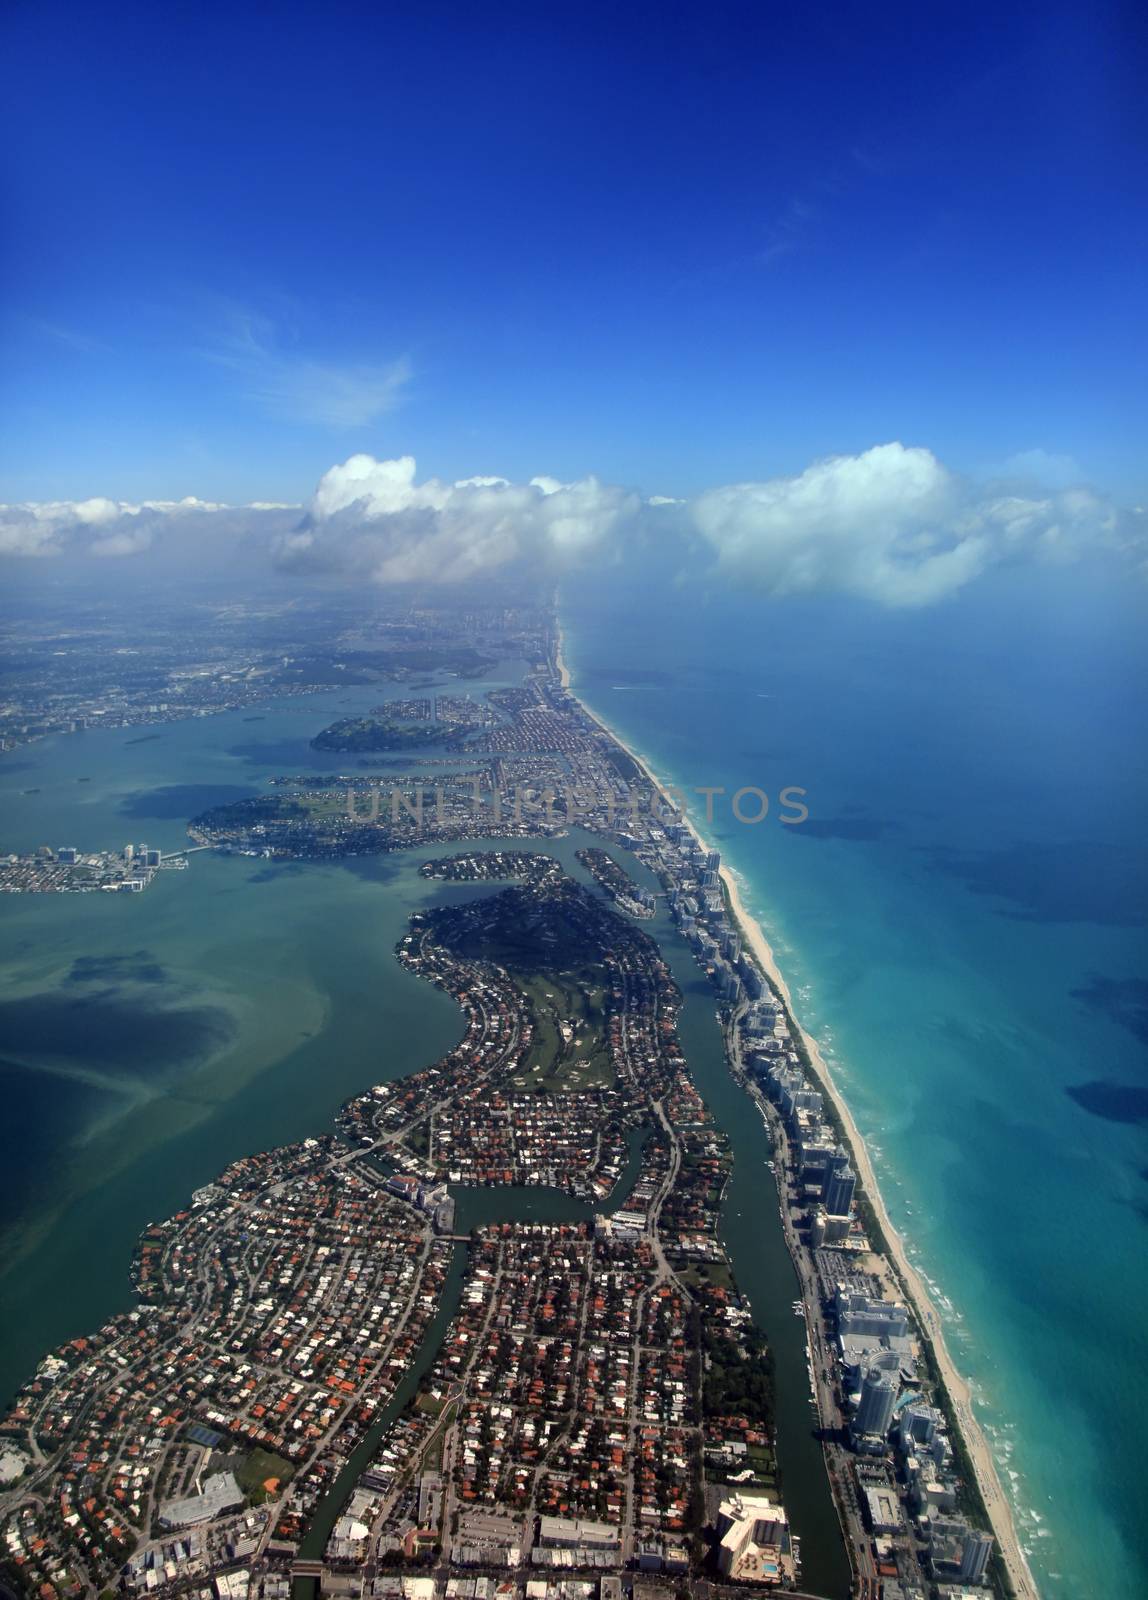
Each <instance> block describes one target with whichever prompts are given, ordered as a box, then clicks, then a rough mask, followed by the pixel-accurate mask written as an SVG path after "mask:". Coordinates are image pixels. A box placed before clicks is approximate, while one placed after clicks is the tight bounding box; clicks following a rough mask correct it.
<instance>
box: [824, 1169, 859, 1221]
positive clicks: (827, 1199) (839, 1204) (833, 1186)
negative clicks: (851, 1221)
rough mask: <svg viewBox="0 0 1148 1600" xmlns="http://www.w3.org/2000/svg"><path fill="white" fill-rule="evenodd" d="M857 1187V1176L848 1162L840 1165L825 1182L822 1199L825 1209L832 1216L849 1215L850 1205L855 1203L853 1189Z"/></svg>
mask: <svg viewBox="0 0 1148 1600" xmlns="http://www.w3.org/2000/svg"><path fill="white" fill-rule="evenodd" d="M856 1187H857V1177H856V1174H855V1173H854V1171H853V1168H852V1167H851V1166H850V1165H849V1163H848V1162H846V1163H845V1165H844V1166H843V1167H839V1168H838V1169H837V1171H836V1172H832V1173H830V1175H829V1177H828V1178H827V1179H826V1182H825V1190H824V1193H823V1195H822V1199H823V1201H824V1203H825V1209H826V1211H828V1213H829V1215H830V1216H831V1217H847V1216H848V1215H849V1207H850V1206H851V1205H852V1204H853V1191H854V1189H855V1188H856Z"/></svg>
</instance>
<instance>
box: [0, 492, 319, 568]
mask: <svg viewBox="0 0 1148 1600" xmlns="http://www.w3.org/2000/svg"><path fill="white" fill-rule="evenodd" d="M284 509H286V510H290V511H295V512H297V511H298V509H299V508H298V507H287V508H283V507H272V506H267V505H258V506H255V505H253V506H226V505H222V504H220V503H219V502H218V501H213V500H198V499H196V497H195V496H194V495H188V496H187V497H186V498H185V499H183V500H141V501H140V502H139V503H138V504H136V503H133V502H131V501H128V500H109V499H106V498H105V497H104V496H102V495H98V496H95V497H93V498H91V499H88V500H41V501H25V502H23V503H22V504H17V505H0V555H9V556H61V555H92V556H102V557H116V556H134V555H139V554H141V553H142V552H143V551H145V550H147V549H149V548H150V547H151V545H152V543H153V542H154V541H155V539H156V535H157V534H159V533H161V532H162V533H164V534H165V535H166V534H169V533H174V535H175V537H176V538H177V539H178V537H179V535H180V533H181V532H183V531H186V529H187V527H188V525H189V524H194V525H195V526H196V527H197V530H206V529H207V528H208V527H210V528H211V529H213V530H217V529H220V528H221V525H222V524H223V523H226V524H227V526H228V528H234V527H235V526H236V520H237V519H238V520H239V522H240V523H246V521H248V520H250V519H251V518H253V519H254V520H259V519H260V513H267V512H271V511H276V512H281V511H282V510H284ZM249 514H250V518H249Z"/></svg>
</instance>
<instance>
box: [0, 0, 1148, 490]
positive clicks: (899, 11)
mask: <svg viewBox="0 0 1148 1600" xmlns="http://www.w3.org/2000/svg"><path fill="white" fill-rule="evenodd" d="M1137 12H1138V8H1135V7H1132V6H1127V7H1123V8H1122V7H1118V6H1113V5H1106V4H1103V3H1102V4H1100V5H1095V4H1091V5H1084V4H1080V5H1070V6H1064V5H1057V4H1051V5H1032V6H1015V7H1010V6H1008V5H1003V6H1001V5H994V6H991V7H989V6H977V5H962V6H952V7H950V6H946V5H940V6H932V5H930V6H921V5H920V4H914V5H912V6H898V5H895V4H894V5H887V6H885V7H882V8H873V7H871V6H868V5H860V4H857V5H840V4H828V5H825V6H817V7H791V6H786V7H774V6H771V5H767V4H757V5H750V6H745V7H742V6H736V5H722V4H710V5H706V6H700V5H699V6H674V5H672V4H669V5H668V4H665V3H662V4H651V5H646V4H643V3H638V4H627V5H623V6H617V5H614V6H609V7H606V6H602V7H599V6H596V5H593V4H582V5H579V6H577V7H562V8H559V7H550V6H539V5H537V4H535V5H524V6H516V5H505V4H493V3H492V4H490V5H487V6H476V5H474V4H459V5H456V4H449V3H435V0H429V3H421V4H410V5H387V4H381V5H380V4H373V5H366V4H364V5H340V4H333V5H324V6H322V7H320V6H317V5H313V6H292V5H290V4H285V5H278V6H270V5H266V6H264V5H260V6H255V5H251V4H246V5H244V4H238V5H229V6H223V5H217V4H212V3H208V4H202V3H201V4H198V5H180V4H169V5H162V6H157V5H154V4H151V5H147V6H139V7H136V6H130V5H122V4H116V3H114V0H110V3H106V4H103V5H99V6H93V5H91V4H61V3H52V0H39V3H36V4H27V5H21V4H19V3H17V4H15V5H10V6H9V7H7V8H6V10H5V20H4V22H3V24H2V29H0V32H2V41H3V57H4V61H5V70H4V96H3V100H4V110H3V113H2V115H3V116H4V118H5V119H6V121H7V123H8V129H7V133H6V135H5V138H4V141H3V145H4V152H5V153H4V156H3V158H2V159H3V193H4V197H5V198H4V208H5V211H6V214H7V227H6V233H7V248H6V250H5V252H4V258H3V262H2V266H0V274H2V276H0V303H2V306H3V313H2V316H3V336H4V346H5V351H6V354H5V360H4V373H3V387H2V389H0V404H2V407H3V434H4V442H3V445H2V447H0V498H4V499H9V500H20V499H50V498H66V497H85V496H90V495H108V496H112V497H125V498H129V499H131V498H143V497H148V496H152V497H180V496H183V495H187V494H195V495H199V496H201V497H206V498H211V499H216V498H218V499H229V500H238V499H252V498H258V499H287V500H299V499H303V498H304V497H306V496H307V495H309V494H310V493H311V491H312V490H313V488H314V485H315V483H316V482H317V480H318V479H319V478H320V476H321V475H322V474H323V473H324V472H325V471H326V470H327V469H328V468H329V467H330V466H331V465H332V464H333V463H335V462H337V461H341V460H344V459H345V458H346V457H348V456H349V455H351V454H352V453H353V452H356V451H367V452H370V453H372V454H374V455H376V456H385V455H399V454H402V453H404V452H409V453H411V454H414V455H415V456H416V457H417V458H418V462H419V470H420V472H424V471H425V472H434V473H438V474H441V475H443V476H446V477H454V476H459V475H466V474H470V473H475V472H484V473H502V474H505V475H506V476H508V477H510V478H514V479H516V480H521V479H524V478H527V477H529V476H530V475H532V474H535V473H547V474H553V475H555V476H557V477H559V478H563V479H566V478H574V477H579V476H582V475H585V474H587V473H595V474H597V475H599V476H600V477H602V478H603V479H605V480H606V481H608V482H613V483H618V484H625V485H633V486H635V487H636V488H638V489H640V490H641V491H643V492H645V493H667V494H674V495H692V494H695V493H698V492H700V491H701V490H703V489H705V488H707V487H709V486H711V485H714V484H720V483H728V482H732V481H738V480H741V479H747V478H764V477H768V476H770V475H772V474H777V473H798V472H800V471H801V470H802V469H803V468H804V467H805V466H806V465H807V464H808V463H809V462H810V461H811V460H814V459H815V458H817V457H819V456H823V455H826V454H830V453H836V452H841V453H852V452H860V451H864V450H866V449H867V448H868V447H870V446H872V445H874V444H877V443H880V442H883V441H888V440H893V439H899V440H902V441H903V442H905V443H906V444H912V445H923V446H927V447H928V448H929V449H930V450H932V451H934V452H935V453H936V454H937V455H938V456H939V457H940V458H941V459H942V460H944V461H945V462H946V464H947V465H948V466H949V467H950V468H952V469H953V470H955V471H957V472H962V473H972V474H987V473H990V472H992V471H994V470H995V469H997V468H998V467H999V465H1000V464H1001V463H1002V462H1004V461H1006V460H1008V459H1009V458H1011V457H1013V456H1015V455H1016V454H1017V453H1018V452H1026V451H1032V450H1039V451H1042V452H1046V453H1047V455H1049V456H1052V457H1056V458H1061V457H1066V458H1069V459H1068V461H1067V462H1056V463H1054V464H1053V466H1052V467H1051V468H1050V469H1049V471H1050V475H1051V476H1054V477H1055V476H1060V477H1062V478H1069V477H1072V478H1075V477H1079V478H1082V479H1084V480H1087V481H1089V482H1091V483H1093V484H1096V485H1097V486H1099V487H1100V488H1102V489H1103V490H1104V491H1106V492H1107V493H1109V494H1111V495H1113V496H1115V497H1116V498H1117V499H1118V500H1120V501H1124V502H1126V503H1128V502H1132V501H1136V500H1138V499H1141V498H1143V497H1144V496H1145V495H1148V467H1146V466H1145V452H1144V440H1145V420H1146V418H1145V410H1146V408H1145V401H1144V392H1145V382H1144V374H1145V372H1146V371H1148V350H1146V348H1145V347H1146V344H1148V339H1146V337H1145V327H1146V322H1145V314H1144V313H1145V293H1144V285H1145V268H1144V258H1145V244H1146V238H1145V235H1146V233H1148V228H1146V226H1145V217H1146V215H1148V208H1146V207H1145V198H1146V197H1145V192H1144V190H1145V180H1144V174H1145V171H1146V170H1148V166H1146V163H1145V140H1144V132H1145V128H1144V119H1145V111H1144V97H1143V84H1144V82H1145V69H1146V67H1148V60H1146V52H1145V49H1144V44H1145V29H1144V25H1143V23H1142V22H1141V21H1140V20H1138V15H1137Z"/></svg>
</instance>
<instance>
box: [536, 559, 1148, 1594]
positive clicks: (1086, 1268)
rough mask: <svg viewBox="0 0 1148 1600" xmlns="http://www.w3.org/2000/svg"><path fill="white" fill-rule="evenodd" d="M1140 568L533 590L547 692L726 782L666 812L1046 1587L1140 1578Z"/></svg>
mask: <svg viewBox="0 0 1148 1600" xmlns="http://www.w3.org/2000/svg"><path fill="white" fill-rule="evenodd" d="M1146 598H1148V597H1146V596H1145V594H1143V593H1137V592H1133V593H1130V594H1128V593H1125V594H1115V593H1113V592H1110V591H1104V590H1101V589H1093V590H1090V589H1089V588H1088V587H1087V586H1086V585H1082V584H1081V582H1080V580H1079V578H1078V577H1077V576H1076V575H1074V574H1071V573H1060V574H1049V575H1045V576H1043V577H1042V578H1041V579H1040V581H1039V582H1038V583H1036V584H1033V583H1032V582H1031V581H1030V582H1029V583H1028V584H1027V585H1026V586H1025V587H1023V588H1022V587H1021V585H1020V584H1019V582H1017V583H1016V584H1015V585H1013V584H1011V583H1008V582H1007V581H1005V582H1003V583H1002V584H1001V585H999V586H998V587H997V588H996V589H994V590H993V591H992V592H990V593H989V594H987V595H984V596H970V597H969V598H968V599H967V600H962V601H960V602H958V603H957V604H954V605H951V606H948V607H945V608H941V609H939V610H935V611H930V612H928V613H919V614H893V613H877V612H875V611H874V610H872V609H870V608H867V607H866V608H860V607H856V606H852V605H845V604H842V603H838V602H830V601H817V602H811V601H803V602H797V601H790V602H783V603H773V604H770V603H768V602H766V601H764V600H762V599H760V598H754V597H741V598H737V597H731V596H730V595H729V594H728V593H722V594H720V595H718V594H714V595H710V594H708V593H707V592H706V591H705V589H704V587H702V586H701V585H700V584H699V585H695V586H692V587H691V586H684V585H682V584H681V583H680V582H678V583H674V582H670V581H666V582H664V583H662V582H660V581H659V580H658V579H657V577H656V576H653V577H652V576H651V575H650V573H649V571H648V570H647V571H646V572H645V573H644V574H643V577H642V581H641V584H640V586H639V585H636V584H632V583H631V582H630V581H629V578H628V575H627V574H626V573H625V572H621V573H619V574H616V575H614V576H613V577H612V579H611V582H610V583H609V584H607V585H603V584H602V583H601V582H600V581H597V580H595V581H590V580H587V581H585V582H580V583H579V584H576V585H569V586H568V587H567V589H566V591H565V592H564V596H563V605H562V615H563V623H564V628H565V633H566V649H567V658H568V661H569V664H570V666H571V668H572V672H573V677H574V687H575V688H576V690H577V691H578V693H579V694H580V695H582V696H583V698H584V699H585V700H586V701H587V703H588V704H589V705H590V706H591V707H592V708H593V709H594V710H595V711H597V712H598V713H599V714H600V715H602V716H603V717H605V718H606V719H607V720H608V721H609V722H610V723H611V724H612V725H613V726H614V727H615V728H616V729H617V730H618V731H619V733H620V734H621V735H622V736H623V737H624V738H625V739H626V740H627V741H628V742H630V743H631V744H632V745H633V747H634V748H635V749H636V750H638V751H640V752H641V753H642V754H643V755H645V756H646V757H647V758H648V759H649V760H650V761H651V764H652V765H653V767H654V769H655V771H657V773H658V774H659V775H660V776H662V777H664V778H665V779H666V780H668V781H673V782H676V783H677V784H679V785H680V786H682V787H684V788H687V789H690V788H694V787H699V786H702V785H706V786H720V787H723V788H724V789H725V791H726V793H725V795H724V797H723V796H716V797H715V798H714V814H713V821H712V823H711V824H707V823H706V822H705V820H704V814H703V812H702V811H701V810H700V809H699V810H697V811H695V812H694V816H695V819H696V820H697V821H698V822H699V825H700V826H701V827H702V830H703V832H704V833H707V834H708V835H709V836H710V837H711V838H712V839H713V841H714V842H715V843H716V844H718V845H719V846H720V847H721V849H722V850H723V853H724V856H725V858H726V860H727V861H728V862H729V864H730V865H731V866H732V867H733V868H734V869H735V870H736V871H737V873H738V874H739V876H740V878H741V881H742V883H743V885H744V889H745V894H746V899H747V903H748V905H749V907H750V909H751V910H752V911H753V913H754V914H755V915H756V916H757V917H758V919H759V920H760V922H761V924H762V926H763V929H764V931H765V932H766V935H767V937H768V938H769V939H770V941H771V943H772V944H773V946H774V948H775V950H776V952H777V954H778V958H779V961H780V964H781V966H782V968H783V970H784V971H785V973H786V976H787V979H788V981H789V983H790V986H791V988H792V989H793V991H794V995H795V998H796V1000H797V1004H798V1009H799V1011H800V1013H801V1016H802V1020H803V1021H804V1022H805V1023H806V1024H807V1025H808V1026H809V1027H810V1028H811V1029H812V1030H813V1031H814V1032H815V1033H816V1035H817V1036H818V1038H819V1039H820V1040H821V1041H822V1043H823V1044H824V1045H825V1046H826V1047H827V1050H828V1053H829V1056H830V1058H831V1061H832V1063H833V1067H834V1071H835V1073H836V1076H837V1078H838V1080H839V1082H840V1084H841V1086H842V1088H843V1090H844V1092H845V1094H846V1097H847V1099H848V1101H849V1104H850V1106H851V1108H852V1110H853V1111H854V1114H855V1116H856V1118H857V1121H858V1123H859V1125H860V1128H861V1130H862V1132H863V1134H864V1136H865V1138H866V1140H867V1141H868V1142H869V1144H870V1146H871V1149H872V1151H873V1153H874V1156H875V1159H876V1162H877V1166H878V1170H879V1172H880V1175H881V1182H882V1188H883V1193H884V1196H885V1199H886V1201H887V1203H888V1205H889V1209H890V1211H891V1214H892V1216H893V1219H894V1222H895V1224H896V1225H897V1226H898V1227H899V1229H900V1230H901V1231H902V1233H903V1235H904V1237H905V1238H906V1240H907V1243H908V1247H909V1250H910V1253H911V1255H912V1256H913V1258H914V1259H915V1261H916V1262H917V1263H918V1264H919V1265H920V1266H921V1268H922V1270H923V1271H924V1272H925V1274H926V1276H927V1277H928V1279H929V1280H930V1281H931V1282H932V1284H933V1285H934V1286H935V1292H936V1296H937V1299H938V1301H939V1304H940V1306H941V1307H942V1309H943V1311H944V1313H945V1315H946V1318H947V1326H948V1338H949V1340H950V1345H951V1349H952V1352H953V1354H954V1357H955V1358H956V1360H957V1362H958V1365H959V1366H960V1367H961V1368H962V1369H963V1371H964V1372H965V1374H966V1375H967V1376H968V1377H969V1378H970V1379H971V1381H972V1382H973V1384H974V1386H975V1393H976V1397H977V1409H978V1413H979V1415H980V1417H981V1419H982V1422H983V1425H984V1427H985V1430H986V1433H987V1435H988V1437H989V1438H990V1440H991V1442H992V1444H993V1446H994V1448H995V1450H996V1453H997V1456H998V1460H999V1463H1000V1468H1001V1473H1002V1478H1003V1480H1004V1482H1005V1483H1006V1485H1007V1486H1009V1487H1010V1489H1011V1492H1012V1495H1013V1498H1014V1502H1015V1506H1016V1511H1017V1518H1018V1525H1019V1531H1020V1533H1021V1536H1022V1540H1023V1543H1024V1545H1025V1546H1026V1548H1027V1550H1028V1552H1029V1555H1030V1560H1031V1563H1032V1566H1033V1569H1034V1572H1035V1574H1036V1576H1037V1578H1038V1581H1039V1583H1040V1586H1041V1589H1042V1592H1043V1593H1045V1594H1046V1595H1049V1596H1064V1597H1069V1596H1073V1597H1079V1596H1081V1595H1097V1594H1101V1593H1102V1594H1104V1595H1106V1596H1112V1597H1121V1600H1132V1597H1133V1596H1139V1595H1142V1594H1144V1593H1146V1592H1148V1541H1146V1537H1145V1531H1144V1524H1143V1521H1142V1518H1141V1516H1140V1506H1141V1503H1142V1489H1141V1472H1142V1445H1141V1429H1140V1423H1139V1394H1140V1392H1141V1386H1142V1383H1143V1381H1144V1376H1145V1371H1146V1361H1145V1357H1146V1354H1148V1343H1146V1334H1145V1328H1146V1327H1148V1272H1146V1270H1145V1260H1146V1255H1145V1244H1146V1231H1145V1230H1146V1227H1148V1136H1146V1135H1148V951H1146V948H1145V916H1146V908H1148V853H1146V848H1145V842H1144V837H1143V826H1144V819H1145V817H1148V747H1146V742H1145V739H1144V736H1143V729H1144V704H1145V690H1146V685H1148V644H1146V639H1148V629H1145V626H1144V623H1145V610H1146V604H1145V602H1146ZM786 785H798V786H801V787H802V788H804V789H805V790H806V791H807V798H806V801H805V803H806V804H807V805H808V807H809V811H810V817H809V820H808V821H807V822H805V823H804V824H802V825H801V826H798V827H785V826H783V825H781V824H780V823H779V822H778V821H777V820H776V816H777V809H778V800H777V797H778V795H779V792H780V790H781V789H782V788H783V787H784V786H786ZM746 786H753V787H756V788H759V789H761V790H763V791H764V792H765V793H767V794H768V795H769V796H770V797H771V799H772V802H773V809H772V812H771V814H770V816H769V817H767V819H766V820H765V821H764V822H763V823H761V824H758V825H748V824H741V823H738V822H736V821H735V820H734V819H733V817H732V814H731V811H730V801H731V798H732V795H733V792H734V791H735V790H737V789H739V788H742V787H746ZM696 804H697V806H698V807H699V808H701V807H703V806H704V801H703V800H702V799H701V798H700V797H699V798H698V799H697V801H696ZM741 809H742V811H743V813H745V814H747V815H751V816H752V815H755V814H756V813H757V811H758V810H759V809H760V800H759V799H757V797H751V796H746V797H743V801H742V805H741ZM762 1203H763V1205H769V1204H771V1203H772V1196H771V1195H769V1194H767V1193H766V1192H765V1191H764V1189H763V1195H762Z"/></svg>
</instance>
